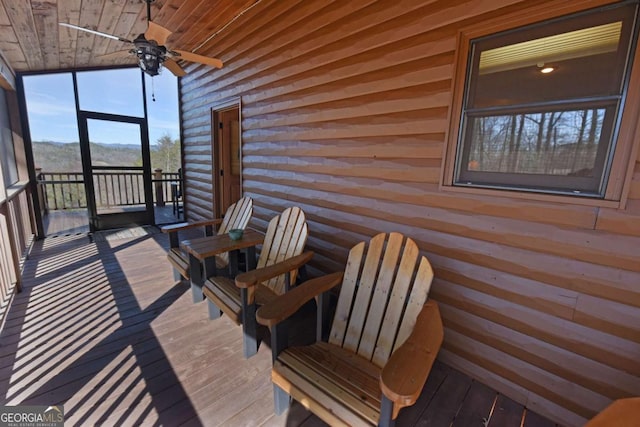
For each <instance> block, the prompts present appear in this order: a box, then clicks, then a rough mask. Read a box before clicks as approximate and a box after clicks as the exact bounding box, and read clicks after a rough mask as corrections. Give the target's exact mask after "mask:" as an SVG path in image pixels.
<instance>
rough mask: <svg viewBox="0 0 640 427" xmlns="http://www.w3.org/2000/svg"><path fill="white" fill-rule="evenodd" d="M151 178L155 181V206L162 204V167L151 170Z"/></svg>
mask: <svg viewBox="0 0 640 427" xmlns="http://www.w3.org/2000/svg"><path fill="white" fill-rule="evenodd" d="M153 179H154V180H155V181H156V182H155V193H156V206H164V191H162V188H163V187H164V182H162V169H160V168H158V169H154V170H153Z"/></svg>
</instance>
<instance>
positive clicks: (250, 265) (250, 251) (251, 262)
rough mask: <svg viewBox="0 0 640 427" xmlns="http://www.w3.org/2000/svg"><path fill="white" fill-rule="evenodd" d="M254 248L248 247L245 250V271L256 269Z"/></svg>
mask: <svg viewBox="0 0 640 427" xmlns="http://www.w3.org/2000/svg"><path fill="white" fill-rule="evenodd" d="M256 261H257V260H256V247H255V246H249V247H248V248H247V271H252V270H255V269H256Z"/></svg>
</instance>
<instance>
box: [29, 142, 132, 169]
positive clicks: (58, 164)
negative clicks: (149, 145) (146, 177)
mask: <svg viewBox="0 0 640 427" xmlns="http://www.w3.org/2000/svg"><path fill="white" fill-rule="evenodd" d="M90 150H91V158H92V163H93V164H94V165H97V166H140V165H141V164H142V157H141V155H140V147H139V146H136V145H134V144H101V143H91V146H90ZM33 157H34V160H35V165H36V168H42V171H43V172H81V171H82V160H81V158H80V144H79V143H60V142H54V141H36V142H34V143H33Z"/></svg>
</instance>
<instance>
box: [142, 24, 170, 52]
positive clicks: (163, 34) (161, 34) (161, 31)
mask: <svg viewBox="0 0 640 427" xmlns="http://www.w3.org/2000/svg"><path fill="white" fill-rule="evenodd" d="M171 34H173V33H172V32H171V31H169V30H167V29H166V28H164V27H163V26H161V25H158V24H156V23H155V22H153V21H149V28H147V31H145V33H144V38H146V39H147V40H155V42H156V43H158V45H160V46H164V45H165V43H167V38H169V36H170V35H171Z"/></svg>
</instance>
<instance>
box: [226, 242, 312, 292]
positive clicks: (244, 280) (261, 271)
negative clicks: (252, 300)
mask: <svg viewBox="0 0 640 427" xmlns="http://www.w3.org/2000/svg"><path fill="white" fill-rule="evenodd" d="M312 257H313V252H311V251H308V252H304V253H302V254H300V255H297V256H294V257H291V258H289V259H286V260H284V261H281V262H278V263H276V264H273V265H270V266H269V267H263V268H256V269H255V270H251V271H248V272H246V273H242V274H238V275H237V276H236V286H237V287H239V288H251V287H252V286H256V285H257V284H258V283H261V282H264V281H266V280H269V279H273V278H274V277H278V276H280V275H281V274H285V273H288V272H290V271H293V270H297V269H298V268H300V267H302V266H303V265H305V264H306V263H308V262H309V261H310V260H311V258H312Z"/></svg>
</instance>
